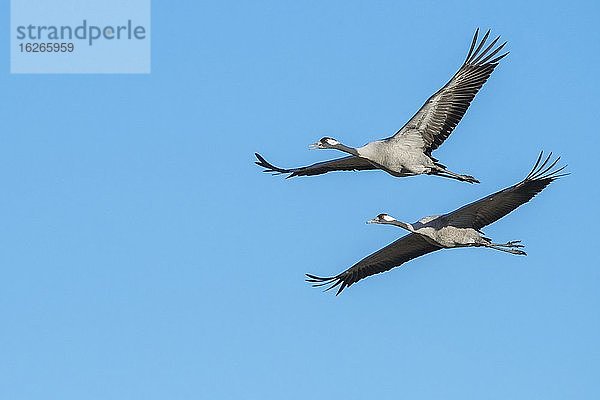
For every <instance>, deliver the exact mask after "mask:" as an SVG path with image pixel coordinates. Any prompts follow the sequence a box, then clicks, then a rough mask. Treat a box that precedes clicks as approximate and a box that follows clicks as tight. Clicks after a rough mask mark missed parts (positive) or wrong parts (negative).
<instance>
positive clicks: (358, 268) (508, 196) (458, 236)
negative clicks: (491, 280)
mask: <svg viewBox="0 0 600 400" xmlns="http://www.w3.org/2000/svg"><path fill="white" fill-rule="evenodd" d="M542 156H543V153H540V155H539V157H538V159H537V161H536V163H535V165H534V166H533V168H532V170H531V172H530V173H529V174H528V175H527V176H526V177H525V179H523V180H522V181H520V182H518V183H516V184H514V185H512V186H510V187H508V188H506V189H503V190H500V191H498V192H496V193H493V194H490V195H489V196H486V197H484V198H482V199H479V200H477V201H475V202H473V203H470V204H467V205H465V206H463V207H461V208H459V209H457V210H454V211H452V212H449V213H447V214H443V215H432V216H428V217H424V218H421V219H420V220H419V221H417V222H415V223H413V224H409V223H406V222H401V221H398V220H396V219H395V218H394V217H391V216H389V215H387V214H379V215H378V216H377V217H376V218H374V219H372V220H370V221H368V222H369V223H376V224H388V225H394V226H397V227H400V228H402V229H405V230H407V231H409V232H410V233H409V234H408V235H406V236H403V237H401V238H400V239H398V240H396V241H395V242H393V243H390V244H389V245H387V246H385V247H383V248H382V249H379V250H378V251H376V252H374V253H373V254H371V255H369V256H367V257H365V258H363V259H362V260H360V261H359V262H357V263H356V264H354V265H353V266H351V267H350V268H348V269H347V270H345V271H344V272H342V273H340V274H338V275H335V276H330V277H319V276H315V275H310V274H306V276H307V279H306V280H307V281H308V282H310V283H312V284H313V286H323V285H330V286H329V287H328V288H327V290H329V289H333V288H335V287H338V286H339V288H338V291H337V294H340V293H341V292H342V290H344V289H345V288H347V287H349V286H350V285H352V284H354V283H356V282H358V281H359V280H361V279H363V278H366V277H367V276H370V275H374V274H378V273H381V272H385V271H389V270H390V269H392V268H394V267H397V266H399V265H402V264H403V263H405V262H408V261H410V260H412V259H414V258H417V257H421V256H423V255H425V254H429V253H432V252H434V251H438V250H441V249H451V248H456V247H484V248H489V249H494V250H499V251H503V252H507V253H511V254H516V255H526V253H525V252H524V251H523V250H520V248H522V247H524V246H523V245H521V244H520V241H519V240H514V241H510V242H506V243H502V244H499V243H494V242H492V240H491V239H489V238H488V237H486V236H485V235H484V234H483V232H482V231H481V229H483V228H484V227H485V226H487V225H490V224H491V223H493V222H495V221H497V220H499V219H500V218H502V217H504V216H505V215H507V214H509V213H510V212H512V211H514V210H515V209H517V208H518V207H519V206H521V205H523V204H525V203H527V202H528V201H529V200H531V199H532V198H533V197H535V196H536V195H537V194H538V193H540V192H541V191H542V190H544V188H546V187H547V186H548V185H550V184H551V183H552V182H553V181H555V180H556V179H558V178H560V177H561V176H564V175H566V174H564V173H561V171H562V170H563V169H564V168H565V167H566V166H565V167H561V168H555V166H556V164H557V163H558V161H559V160H560V157H558V158H557V159H556V160H555V161H550V158H551V156H552V153H550V155H548V156H547V157H546V158H545V159H542Z"/></svg>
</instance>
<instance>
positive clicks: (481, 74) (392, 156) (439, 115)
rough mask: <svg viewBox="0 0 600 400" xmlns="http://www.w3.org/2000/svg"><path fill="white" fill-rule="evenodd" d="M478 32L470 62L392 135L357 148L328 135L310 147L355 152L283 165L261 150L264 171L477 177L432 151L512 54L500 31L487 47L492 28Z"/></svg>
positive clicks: (260, 159) (463, 179) (445, 137)
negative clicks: (304, 163)
mask: <svg viewBox="0 0 600 400" xmlns="http://www.w3.org/2000/svg"><path fill="white" fill-rule="evenodd" d="M478 34H479V29H477V30H476V31H475V35H474V37H473V41H472V42H471V47H470V49H469V52H468V54H467V58H466V59H465V62H464V63H463V64H462V66H461V67H460V68H459V70H458V71H457V72H456V74H455V75H454V76H453V77H452V79H450V81H449V82H448V83H447V84H446V85H445V86H444V87H442V88H441V89H440V90H439V91H437V92H436V93H434V94H433V95H432V96H431V97H430V98H429V99H428V100H427V101H426V102H425V104H424V105H423V106H422V107H421V109H420V110H419V111H418V112H417V113H416V114H415V115H414V116H413V117H412V118H411V119H410V120H409V121H408V122H407V123H406V124H405V125H404V126H403V127H402V128H401V129H399V130H398V131H397V132H396V133H395V134H394V135H393V136H391V137H389V138H386V139H382V140H376V141H373V142H370V143H367V144H366V145H364V146H362V147H358V148H353V147H349V146H346V145H344V144H342V143H340V142H339V141H338V140H336V139H333V138H331V137H324V138H322V139H320V140H319V141H318V142H316V143H314V144H313V145H311V146H310V147H311V148H313V149H335V150H339V151H342V152H345V153H348V154H350V156H347V157H343V158H338V159H334V160H329V161H324V162H319V163H316V164H312V165H309V166H306V167H299V168H291V169H284V168H279V167H276V166H274V165H273V164H271V163H269V162H268V161H267V160H265V158H264V157H263V156H261V155H260V154H258V153H255V155H256V158H257V159H258V161H256V164H258V165H259V166H261V167H264V168H265V170H264V172H271V173H281V174H289V175H288V178H291V177H294V176H310V175H321V174H324V173H327V172H331V171H342V170H344V171H350V170H355V171H362V170H374V169H381V170H384V171H386V172H387V173H389V174H391V175H393V176H396V177H404V176H412V175H420V174H428V175H438V176H442V177H446V178H451V179H457V180H459V181H464V182H469V183H478V182H479V181H478V180H477V179H475V178H474V177H472V176H470V175H460V174H457V173H455V172H452V171H450V170H448V169H447V168H446V167H445V166H444V165H442V164H441V163H440V162H439V161H438V160H437V159H436V158H434V157H433V156H432V155H431V152H432V151H434V150H435V149H437V148H438V147H439V146H440V145H441V144H442V143H443V142H444V140H446V139H447V138H448V136H449V135H450V134H451V133H452V131H453V130H454V128H455V127H456V125H457V124H458V123H459V122H460V120H461V119H462V117H463V116H464V114H465V112H466V111H467V108H469V105H470V104H471V101H472V100H473V98H474V97H475V95H476V94H477V92H479V89H481V87H482V86H483V84H484V83H485V82H486V81H487V80H488V78H489V77H490V75H491V74H492V72H493V71H494V69H495V68H496V66H497V65H498V64H499V61H500V60H501V59H502V58H504V57H505V56H506V55H507V54H508V52H506V53H504V54H501V55H499V56H497V57H495V56H496V54H498V53H499V52H500V51H501V50H502V49H503V48H504V46H505V45H506V42H504V43H502V44H501V45H499V46H496V44H497V42H498V40H499V39H500V37H499V36H498V37H496V38H495V39H494V40H493V41H492V42H491V43H490V44H489V45H488V46H486V47H485V48H484V46H485V44H486V42H487V40H488V38H489V36H490V31H489V30H488V31H487V32H486V33H485V35H484V36H483V38H482V39H481V40H480V41H479V43H478V42H477V38H478ZM495 46H496V47H495ZM494 57H495V58H494Z"/></svg>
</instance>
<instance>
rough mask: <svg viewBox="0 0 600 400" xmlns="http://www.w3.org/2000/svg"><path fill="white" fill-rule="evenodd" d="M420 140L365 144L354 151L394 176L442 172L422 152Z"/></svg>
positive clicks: (413, 138) (395, 140)
mask: <svg viewBox="0 0 600 400" xmlns="http://www.w3.org/2000/svg"><path fill="white" fill-rule="evenodd" d="M419 142H421V143H422V140H421V141H420V140H419V139H418V138H416V137H413V136H407V137H401V138H390V139H388V140H378V141H375V142H371V143H367V144H366V145H364V146H362V147H359V148H357V149H356V151H357V153H358V155H359V156H360V157H362V158H366V159H367V160H369V161H370V162H372V163H373V164H375V165H376V166H378V167H379V168H381V169H383V170H385V171H387V172H388V173H390V174H392V175H394V176H398V177H401V176H409V175H421V174H430V173H432V172H433V171H438V170H442V167H440V166H438V165H436V162H435V161H434V160H433V159H432V158H431V157H430V156H428V155H427V154H425V153H424V152H423V151H422V148H423V145H422V144H420V145H419Z"/></svg>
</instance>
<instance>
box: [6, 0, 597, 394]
mask: <svg viewBox="0 0 600 400" xmlns="http://www.w3.org/2000/svg"><path fill="white" fill-rule="evenodd" d="M439 3H440V2H437V1H436V2H432V1H413V2H391V1H390V2H376V3H371V2H369V3H368V2H353V1H343V2H341V1H340V2H333V1H332V2H317V1H311V2H302V3H300V2H276V1H273V2H263V1H257V2H240V3H234V2H211V3H206V2H198V3H193V2H186V3H180V4H176V5H175V4H173V3H167V2H154V4H153V8H152V73H151V74H149V75H10V74H9V65H10V60H9V58H8V54H9V38H8V34H5V35H3V36H2V39H1V40H0V52H1V54H4V55H5V57H4V58H3V63H2V64H3V67H2V70H3V71H4V72H2V73H0V87H2V98H3V99H4V100H3V102H2V104H3V105H2V107H0V115H1V120H2V123H3V124H2V129H1V132H2V133H1V134H0V181H1V182H2V186H3V189H4V190H3V195H2V196H0V215H1V221H2V222H1V223H0V243H1V250H0V265H1V266H2V267H1V271H2V277H1V279H0V315H1V316H2V329H1V330H0V354H2V357H0V398H4V399H12V400H20V399H63V400H65V399H102V400H107V399H165V398H169V399H199V398H202V399H281V398H286V399H307V398H333V397H334V396H335V397H339V398H345V399H366V398H377V399H398V398H410V399H439V398H443V399H465V398H467V399H469V398H472V399H475V398H486V399H507V398H510V399H545V400H547V399H566V398H577V399H597V398H599V397H600V383H599V382H598V379H597V378H598V371H599V368H600V344H599V343H600V342H599V341H598V337H599V335H600V315H599V314H598V309H599V305H600V294H599V293H600V291H599V289H598V288H599V286H600V270H599V267H600V263H599V262H598V261H599V259H598V258H599V257H598V253H597V252H596V250H597V235H596V234H595V233H594V232H593V231H592V232H586V231H587V230H591V229H595V227H596V226H597V225H598V222H599V211H598V198H599V196H598V194H599V189H598V178H597V173H598V167H597V160H598V157H597V154H596V149H597V147H598V145H599V144H600V143H599V140H598V132H597V127H596V125H597V123H596V122H597V121H596V117H597V116H598V106H599V102H598V95H597V93H598V89H599V84H598V78H597V73H598V70H599V67H600V65H599V61H600V57H599V55H598V51H597V50H598V43H599V40H600V37H599V36H600V35H599V33H598V28H597V16H598V15H599V12H600V6H598V3H597V2H592V1H588V2H575V1H571V2H553V3H548V2H542V1H534V2H527V3H523V2H520V1H505V2H493V3H484V2H481V1H472V2H467V1H462V2H444V3H445V4H439ZM1 13H2V15H1V17H2V19H3V20H4V21H5V22H6V25H5V26H8V21H9V10H8V7H7V6H6V5H5V6H4V7H3V8H2V11H1ZM478 26H479V27H481V28H483V29H485V28H488V27H489V28H492V29H493V32H494V33H498V34H501V35H502V36H503V38H505V39H507V40H509V45H508V46H509V49H510V51H511V54H510V55H509V56H508V57H507V58H506V59H505V60H503V62H502V65H501V66H500V67H499V68H497V70H496V71H495V72H494V74H493V75H492V77H491V79H490V80H489V81H488V83H487V84H486V85H485V87H484V88H483V90H482V91H481V92H480V94H479V95H478V97H477V98H476V100H475V101H474V103H473V104H472V106H471V108H470V109H469V111H468V112H467V115H466V116H465V118H464V119H463V121H462V122H461V123H460V124H459V126H458V128H457V129H456V130H455V131H454V133H453V134H452V136H451V137H450V139H449V140H448V141H447V142H446V143H445V144H444V145H443V146H442V147H441V148H440V149H439V150H437V151H436V153H435V154H434V155H435V156H436V157H438V158H439V159H440V160H441V161H442V162H443V163H444V164H446V165H447V166H448V167H449V168H451V169H453V170H455V171H458V172H463V173H469V174H473V175H475V176H476V177H478V178H479V179H480V180H481V181H482V183H481V184H480V185H476V186H473V185H467V184H463V183H460V182H454V181H450V180H445V179H441V178H435V177H426V176H425V177H423V176H422V177H415V178H409V179H395V178H392V177H390V176H388V175H387V174H385V173H380V172H369V173H338V174H328V175H325V176H321V177H314V178H303V179H292V180H284V179H283V178H282V177H272V176H268V175H266V174H262V173H261V172H260V169H259V168H258V167H256V166H255V165H254V164H253V161H254V160H253V157H254V156H253V153H254V152H255V151H260V152H262V153H263V154H264V155H265V156H266V157H267V158H268V159H269V160H271V161H273V162H274V163H277V164H282V165H284V166H295V165H301V164H305V163H309V162H314V161H318V160H323V159H327V158H329V157H333V156H336V155H337V154H335V153H334V152H329V151H314V152H310V151H308V150H307V145H308V144H309V143H312V142H314V141H315V140H316V139H318V138H320V137H321V136H324V135H330V136H334V137H336V138H339V139H340V140H342V141H344V142H345V143H348V144H349V145H362V144H363V143H365V142H366V141H369V140H372V139H377V138H380V137H385V136H386V135H389V134H391V133H393V132H394V131H395V130H396V129H397V128H399V127H400V126H401V125H402V124H403V123H404V122H405V121H406V120H407V119H408V118H409V117H410V116H412V114H413V113H414V112H415V111H416V110H417V109H418V108H419V107H420V106H421V104H422V103H423V101H424V100H425V99H426V98H427V97H428V96H429V95H430V94H432V93H433V92H434V91H435V90H437V89H438V88H439V87H440V86H441V85H442V84H443V83H445V82H446V80H447V79H448V78H449V77H450V76H451V75H452V74H453V73H454V72H455V70H456V69H457V68H458V66H459V65H460V63H461V62H462V61H463V59H464V57H465V54H466V51H467V49H468V46H469V44H470V40H471V37H472V34H473V32H474V30H475V28H476V27H478ZM7 30H8V28H5V33H6V32H7ZM542 149H544V150H547V151H550V150H552V151H555V152H556V153H559V154H560V155H562V156H563V159H564V160H565V162H567V163H568V164H569V170H570V171H571V172H572V175H571V176H569V177H567V178H565V179H562V180H560V181H558V182H556V183H555V184H553V185H551V187H549V188H548V189H547V190H546V191H544V192H543V193H542V194H541V195H540V196H539V197H537V198H535V199H534V200H533V201H532V202H531V203H530V204H527V205H525V206H523V207H522V208H520V209H519V210H518V211H516V212H514V213H513V214H511V215H510V216H508V217H506V218H504V219H503V220H501V221H499V222H497V223H496V224H494V225H492V226H490V227H488V228H487V229H486V230H485V231H486V234H488V235H489V236H491V237H493V238H495V239H497V240H498V241H506V240H515V239H521V240H523V242H524V243H525V244H526V246H527V248H526V250H527V251H528V253H529V255H528V257H516V256H511V255H508V254H504V253H500V252H494V251H486V250H484V249H459V250H452V251H443V252H437V253H435V254H431V255H429V256H426V257H422V258H420V259H418V260H415V261H413V262H410V263H408V264H406V265H405V266H403V267H402V268H398V269H395V270H393V271H392V272H389V273H387V274H384V275H378V276H375V277H371V278H369V279H368V280H365V281H363V282H360V283H359V284H357V285H355V286H352V287H351V288H350V289H348V290H346V291H345V292H344V293H343V295H341V296H339V297H337V298H336V297H335V296H333V295H331V294H330V293H326V294H325V293H322V292H320V291H318V290H315V289H312V288H310V287H309V286H308V285H307V284H306V283H305V282H304V281H303V278H304V273H306V272H310V273H316V274H319V275H330V274H335V273H337V272H340V271H342V270H344V269H346V268H347V267H348V266H350V265H352V264H353V263H354V262H355V261H357V260H359V259H360V258H362V257H363V256H365V255H367V254H369V253H371V252H373V251H375V250H377V249H379V248H380V247H382V246H384V245H386V244H387V243H389V242H391V241H392V240H395V239H396V238H397V237H399V236H400V235H402V234H403V233H402V232H401V231H399V230H398V229H395V228H394V227H386V226H373V225H366V224H365V221H366V220H367V219H370V218H372V217H374V216H375V215H376V214H378V213H380V212H388V213H390V214H393V215H395V216H396V217H398V218H400V219H403V220H408V221H413V220H416V219H418V218H420V217H421V216H424V215H430V214H436V213H440V212H445V211H449V210H452V209H454V208H457V207H459V206H461V205H463V204H465V203H467V202H470V201H473V200H475V199H478V198H480V197H482V196H484V195H487V194H489V193H491V192H493V191H495V190H497V189H499V188H502V187H505V186H508V185H511V184H513V183H515V182H516V181H518V180H519V179H521V178H522V177H523V176H524V175H525V174H526V173H527V172H528V170H529V168H530V167H531V164H532V163H533V162H534V161H535V158H536V156H537V154H538V152H539V151H540V150H542Z"/></svg>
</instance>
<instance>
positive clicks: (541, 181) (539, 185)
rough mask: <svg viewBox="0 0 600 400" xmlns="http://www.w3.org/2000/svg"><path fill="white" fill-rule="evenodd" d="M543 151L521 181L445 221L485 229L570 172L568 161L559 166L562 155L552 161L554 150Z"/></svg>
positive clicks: (453, 224)
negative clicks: (545, 153)
mask: <svg viewBox="0 0 600 400" xmlns="http://www.w3.org/2000/svg"><path fill="white" fill-rule="evenodd" d="M543 154H544V153H543V152H541V153H540V155H539V157H538V159H537V161H536V163H535V165H534V166H533V169H532V170H531V172H530V173H529V174H528V175H527V176H526V177H525V179H523V180H522V181H521V182H519V183H517V184H515V185H513V186H511V187H508V188H506V189H503V190H500V191H498V192H496V193H494V194H491V195H489V196H487V197H484V198H483V199H480V200H478V201H476V202H473V203H471V204H467V205H466V206H464V207H461V208H459V209H458V210H455V211H452V212H451V213H448V214H446V215H444V216H443V217H442V218H443V219H444V223H445V224H448V225H451V226H454V227H457V228H473V229H478V230H479V229H482V228H483V227H484V226H486V225H489V224H491V223H493V222H495V221H497V220H499V219H500V218H502V217H504V216H506V215H508V214H509V213H511V212H512V211H514V210H516V209H517V208H519V207H520V206H521V205H523V204H525V203H527V202H528V201H529V200H531V199H532V198H534V197H535V196H536V195H537V194H538V193H540V192H541V191H542V190H544V188H546V186H548V185H550V183H552V182H553V181H555V180H556V179H558V178H560V177H561V176H565V175H568V174H566V173H561V172H562V171H563V170H564V169H565V168H566V165H565V166H563V167H560V168H555V167H556V164H557V163H558V161H559V160H560V157H557V158H556V159H555V160H554V161H552V162H550V159H551V158H552V153H550V154H549V155H548V156H547V157H546V158H545V159H544V157H543ZM542 160H543V161H542Z"/></svg>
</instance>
